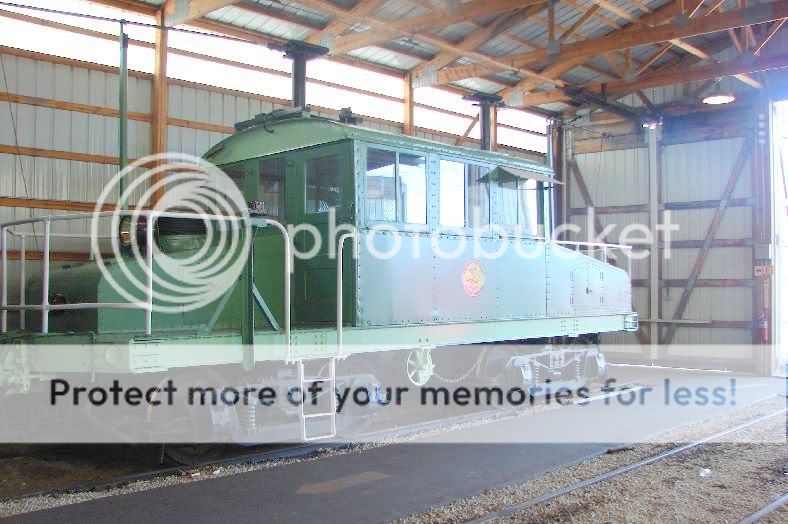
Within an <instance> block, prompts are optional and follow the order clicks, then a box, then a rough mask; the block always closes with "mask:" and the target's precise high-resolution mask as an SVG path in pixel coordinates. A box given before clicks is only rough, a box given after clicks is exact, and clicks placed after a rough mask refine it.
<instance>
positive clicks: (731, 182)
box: [662, 136, 752, 344]
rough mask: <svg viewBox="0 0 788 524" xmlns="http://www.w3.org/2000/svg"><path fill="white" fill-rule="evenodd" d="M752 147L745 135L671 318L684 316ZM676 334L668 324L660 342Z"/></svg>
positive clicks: (668, 342) (674, 328)
mask: <svg viewBox="0 0 788 524" xmlns="http://www.w3.org/2000/svg"><path fill="white" fill-rule="evenodd" d="M751 149H752V138H751V137H749V136H747V137H746V138H745V139H744V143H743V144H742V146H741V150H740V151H739V155H738V157H737V158H736V161H735V163H734V165H733V169H732V170H731V174H730V176H729V177H728V182H727V183H726V184H725V189H724V190H723V192H722V196H721V198H720V205H719V207H718V208H717V210H716V211H715V212H714V217H713V218H712V220H711V224H709V228H708V229H707V231H706V236H705V239H704V241H703V247H702V248H701V249H700V252H699V253H698V256H697V257H696V258H695V263H694V264H693V266H692V270H691V271H690V275H689V278H688V279H687V286H686V287H685V288H684V292H683V293H682V294H681V298H680V299H679V302H678V304H677V305H676V309H675V312H674V313H673V320H679V319H681V318H683V317H684V312H685V311H686V309H687V305H688V304H689V299H690V297H691V296H692V291H693V290H694V289H695V287H696V285H697V281H698V278H699V277H700V273H701V271H702V270H703V266H704V265H705V263H706V257H707V256H708V254H709V248H710V246H711V243H712V242H713V241H714V239H715V237H716V236H717V232H718V231H719V228H720V223H721V222H722V217H723V215H724V214H725V210H726V209H727V207H728V201H729V200H730V198H731V195H732V194H733V191H734V190H735V189H736V184H737V183H738V181H739V177H740V175H741V173H742V171H744V165H745V164H746V163H747V159H748V158H749V156H750V151H751ZM675 334H676V326H669V327H668V328H667V329H666V330H665V333H664V340H663V341H662V343H664V344H670V343H671V342H673V337H674V336H675Z"/></svg>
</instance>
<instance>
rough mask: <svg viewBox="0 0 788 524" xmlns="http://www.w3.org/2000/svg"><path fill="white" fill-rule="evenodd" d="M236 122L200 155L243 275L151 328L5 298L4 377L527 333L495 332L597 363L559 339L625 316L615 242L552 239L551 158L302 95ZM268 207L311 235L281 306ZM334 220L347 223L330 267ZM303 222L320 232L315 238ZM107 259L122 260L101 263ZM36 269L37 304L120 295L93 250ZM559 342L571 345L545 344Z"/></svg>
mask: <svg viewBox="0 0 788 524" xmlns="http://www.w3.org/2000/svg"><path fill="white" fill-rule="evenodd" d="M242 127H243V129H242V130H240V131H239V132H237V133H236V134H234V135H233V136H231V137H229V138H227V139H225V140H223V141H222V142H220V143H219V144H217V145H216V146H214V147H212V148H211V149H210V150H209V151H208V152H207V153H206V154H205V156H204V158H205V159H207V160H208V161H210V162H211V163H213V164H215V165H217V166H218V167H219V168H221V169H222V170H223V171H224V172H225V173H226V174H227V175H228V176H229V177H230V179H232V180H233V181H234V182H235V183H236V184H237V185H238V187H239V188H240V189H241V191H242V192H243V195H244V197H245V199H246V200H247V201H249V202H251V203H252V204H251V205H252V208H253V210H255V211H256V212H257V214H254V213H253V214H252V217H253V218H252V221H253V222H254V220H255V217H258V220H257V222H256V225H255V227H254V233H253V239H252V244H251V245H252V248H251V250H252V256H251V257H250V258H249V262H248V271H244V273H243V277H242V279H241V280H240V281H239V284H238V285H236V286H233V287H232V289H230V290H228V291H227V293H225V295H223V296H222V297H221V299H217V300H216V301H214V302H212V303H210V304H208V305H206V306H204V307H202V308H200V309H197V310H193V311H188V312H168V313H163V312H159V311H157V310H156V308H155V307H154V309H153V311H152V313H151V315H150V319H149V328H150V333H149V334H146V333H145V328H146V315H147V313H146V311H145V310H143V309H122V310H121V309H109V308H101V307H97V308H91V309H69V308H67V307H64V308H62V309H61V310H58V311H57V312H56V314H55V312H53V311H50V312H49V318H48V319H47V324H48V325H47V326H46V329H43V330H42V320H41V319H42V315H41V312H40V311H39V310H29V311H27V313H26V314H25V313H22V314H25V315H26V317H25V318H26V322H25V329H21V328H20V327H19V326H18V325H16V326H14V322H15V317H16V316H17V314H16V313H15V312H14V311H9V312H8V313H7V317H8V325H7V332H6V333H5V334H4V335H3V339H2V343H3V347H4V350H3V353H2V354H0V362H2V368H1V371H0V384H2V385H3V386H4V387H6V388H14V389H17V390H20V391H24V390H30V389H35V384H36V382H37V381H40V380H45V379H47V378H48V377H51V376H54V375H58V374H63V373H86V374H92V375H93V376H97V375H102V376H114V375H128V374H148V373H152V374H167V373H174V372H175V371H176V370H196V369H201V368H204V367H208V366H211V367H214V368H216V366H228V367H233V368H241V367H243V368H244V369H245V372H247V373H250V374H251V373H261V371H260V370H261V369H269V368H272V366H281V365H282V364H283V363H284V362H293V361H295V362H299V361H304V360H309V359H315V358H332V357H337V356H339V357H343V358H344V357H347V356H349V355H358V354H364V353H384V352H385V353H386V354H387V355H388V356H389V357H391V358H389V359H388V360H386V359H382V360H381V361H380V362H386V363H387V364H385V365H390V366H394V367H397V366H402V367H403V369H405V371H406V374H407V375H408V377H409V378H410V380H411V382H413V383H414V384H417V385H421V384H423V383H425V382H426V380H429V379H430V377H431V376H432V374H433V371H434V370H435V368H436V366H437V367H438V370H440V366H441V365H442V364H441V361H440V360H439V359H435V360H433V358H432V356H431V354H430V352H431V351H432V350H435V349H436V348H444V349H442V351H441V352H440V353H441V354H448V353H449V352H451V351H453V350H454V348H457V347H467V346H468V345H481V346H478V347H487V346H484V345H489V344H496V343H501V342H509V341H518V342H519V343H521V345H522V347H523V348H525V349H521V350H519V351H518V350H512V349H508V350H507V351H509V353H508V354H509V355H510V356H511V357H512V358H510V359H508V360H507V361H506V362H507V364H506V365H508V366H510V367H511V365H516V366H519V367H518V369H520V370H522V369H524V368H525V367H529V366H530V367H531V368H533V369H536V368H545V369H549V368H555V367H556V366H559V367H566V366H567V363H568V362H569V361H570V360H575V361H576V364H577V365H576V366H575V367H576V368H577V369H582V371H581V372H580V374H582V377H581V376H576V377H575V378H578V379H587V378H589V377H592V376H594V375H599V374H601V373H603V370H604V360H603V358H602V357H601V355H600V354H599V352H598V350H597V349H596V347H595V346H590V345H585V346H583V349H582V351H580V352H579V353H578V352H577V351H574V350H572V351H574V352H572V351H570V350H567V349H564V350H560V349H558V346H557V342H558V341H562V342H565V341H566V340H570V339H572V338H583V339H584V340H586V341H587V340H589V339H592V338H593V337H594V336H595V335H597V334H599V333H605V332H615V331H621V330H629V331H633V330H635V329H637V315H636V314H635V313H634V312H633V310H632V305H631V280H630V275H629V274H628V272H627V269H626V268H627V265H626V260H627V259H626V257H622V256H619V257H618V258H617V262H616V264H615V265H613V264H611V263H609V262H610V260H612V253H613V251H614V249H615V246H603V245H592V246H585V245H579V244H570V245H567V244H562V243H558V242H554V241H551V240H550V233H551V229H552V224H551V216H552V198H551V194H552V192H551V189H552V187H553V183H554V182H553V179H552V177H553V173H552V170H551V169H549V168H548V167H547V166H545V165H542V164H537V163H535V162H529V161H525V160H520V159H517V158H513V157H511V156H507V155H503V154H498V153H494V152H486V151H478V150H471V149H467V148H462V147H453V146H449V145H445V144H441V143H437V142H432V141H427V140H423V139H419V138H414V137H408V136H402V135H394V134H389V133H384V132H380V131H374V130H371V129H366V128H363V127H360V126H356V125H352V124H347V123H340V122H336V121H332V120H328V119H324V118H317V117H313V116H310V115H309V114H308V113H304V112H300V111H299V112H292V111H291V112H289V113H286V114H284V115H281V116H280V117H279V118H276V117H271V116H263V115H261V116H260V117H258V118H257V119H255V120H253V121H251V122H249V123H246V124H245V125H244V126H242ZM269 221H276V222H278V223H280V224H282V225H284V226H286V227H290V237H291V239H290V240H291V242H292V246H293V247H294V248H296V249H298V250H300V251H302V252H304V251H309V250H310V249H312V250H313V253H312V256H310V257H302V258H295V260H294V262H293V271H292V275H291V277H290V286H291V294H290V297H291V299H290V304H289V309H290V318H289V323H288V318H287V315H286V310H287V309H288V304H285V278H284V272H285V247H286V246H285V240H284V237H283V236H282V234H281V231H280V230H279V229H277V228H274V227H271V226H270V222H269ZM332 221H335V222H336V224H338V225H339V226H340V228H339V229H340V232H344V233H347V232H351V234H350V235H346V237H348V236H349V237H350V238H349V239H348V240H347V241H346V242H344V246H343V247H344V248H345V249H344V255H343V260H342V268H341V272H339V273H338V271H337V257H336V256H335V255H336V253H337V251H338V248H339V242H340V237H339V236H334V237H333V238H332V237H329V235H330V233H331V229H332V228H331V223H332ZM266 224H269V225H268V227H263V226H265V225H266ZM295 226H300V227H295ZM4 227H5V226H4ZM306 229H311V231H313V232H314V231H317V232H319V234H320V235H321V236H322V237H323V239H324V241H322V243H321V245H320V246H315V240H314V235H310V234H307V232H306ZM196 236H197V237H199V233H197V234H196ZM194 237H195V233H194V232H193V231H192V232H190V233H188V234H182V235H177V234H176V235H172V237H171V238H170V239H169V242H170V244H169V249H170V250H171V251H172V252H173V253H181V254H182V256H186V255H188V253H190V252H191V250H194V249H197V247H195V246H191V247H190V244H189V242H191V241H193V240H194ZM159 241H160V242H161V241H162V238H161V237H160V238H159ZM179 241H180V244H179V243H178V242H179ZM474 244H475V245H476V246H477V247H476V251H474ZM503 244H506V245H507V246H508V247H507V250H506V251H505V252H504V253H503V254H500V255H495V256H489V257H488V256H486V255H485V256H480V255H479V249H478V248H479V246H480V247H481V250H482V251H483V252H484V253H487V254H492V253H498V252H499V251H500V248H501V246H502V245H503ZM395 248H396V249H395ZM382 253H385V254H386V256H382V255H381V254H382ZM447 254H451V255H452V256H446V255H447ZM176 256H177V255H176ZM608 257H610V259H609V258H608ZM617 266H619V267H617ZM156 269H157V266H156V262H155V261H154V271H156ZM138 270H139V271H140V272H144V270H145V268H144V267H139V268H138ZM112 271H117V272H118V273H120V270H119V269H113V266H112V265H111V264H110V265H109V272H110V273H111V272H112ZM340 274H341V275H340ZM338 276H341V278H342V282H343V284H342V289H341V290H339V289H338V287H337V279H338ZM122 279H123V277H122V275H120V274H119V275H118V280H119V281H122ZM48 285H49V290H48V291H49V301H50V304H52V303H57V304H63V305H68V304H78V303H117V302H122V301H123V297H122V296H119V294H118V292H117V290H116V289H115V288H114V287H113V286H110V285H108V283H107V281H106V278H105V276H104V275H102V274H101V273H100V272H99V271H98V270H97V269H96V268H95V265H94V264H91V263H84V264H80V263H72V264H70V265H67V266H65V267H60V268H57V269H52V270H51V272H50V275H49V283H48ZM27 290H28V298H27V304H37V303H40V302H41V298H40V297H41V296H42V295H41V293H42V283H41V281H40V278H38V277H33V278H32V279H31V280H30V281H29V283H28V285H27ZM5 293H6V294H7V290H6V291H5ZM340 294H341V296H342V303H341V308H338V307H337V306H338V303H337V297H338V295H340ZM9 302H12V301H7V302H6V303H9ZM340 313H341V321H340V322H339V325H338V322H337V321H338V316H339V314H340ZM287 324H289V326H288V325H287ZM288 328H289V329H288ZM42 331H45V333H42ZM288 331H289V336H288ZM340 339H341V340H340ZM244 342H246V343H244ZM340 342H341V344H340ZM551 342H552V343H556V344H554V345H552V346H551V345H547V344H548V343H551ZM190 346H192V347H193V348H194V349H193V350H189V349H188V348H189V347H190ZM97 348H101V349H100V350H99V351H97ZM395 350H398V351H396V352H395ZM556 351H569V353H567V354H569V355H571V358H569V359H563V360H562V359H554V358H553V359H550V358H548V357H549V354H551V353H554V352H556ZM436 354H437V353H436ZM488 354H492V352H488ZM392 355H397V356H396V357H393V356H392ZM515 357H518V358H520V360H517V359H516V358H515ZM522 358H526V361H523V360H522ZM539 358H546V359H547V360H546V362H548V363H547V364H545V363H542V364H538V360H539ZM392 359H393V360H392ZM444 360H446V361H447V362H449V363H451V362H452V361H455V363H456V360H457V359H452V358H449V359H444ZM460 360H461V359H460ZM472 360H474V359H472ZM478 360H479V361H482V363H481V364H479V362H476V360H474V361H475V362H476V363H477V365H482V366H483V365H484V362H483V359H481V358H480V359H478ZM512 362H514V364H512ZM527 376H530V377H531V378H530V380H531V381H532V385H533V384H538V380H539V379H538V378H536V377H534V374H533V373H532V374H531V375H528V374H527V373H523V377H527Z"/></svg>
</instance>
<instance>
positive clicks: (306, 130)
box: [205, 116, 552, 176]
mask: <svg viewBox="0 0 788 524" xmlns="http://www.w3.org/2000/svg"><path fill="white" fill-rule="evenodd" d="M347 139H351V140H361V141H363V142H373V143H379V144H385V145H391V146H397V147H405V148H409V147H410V148H413V149H418V150H422V151H423V150H429V151H435V152H443V153H447V154H451V155H455V156H460V157H464V158H467V159H476V160H481V161H483V162H489V163H494V164H498V165H509V166H515V167H519V168H521V169H527V170H529V171H535V172H539V173H543V174H547V175H550V176H551V175H552V170H551V169H550V168H548V167H547V166H545V165H543V164H539V163H536V162H531V161H528V160H524V159H520V158H515V157H511V156H508V155H504V154H501V153H494V152H490V151H479V150H478V149H469V148H465V147H458V146H451V145H447V144H443V143H440V142H435V141H432V140H425V139H423V138H416V137H412V136H407V135H397V134H394V133H387V132H384V131H377V130H374V129H369V128H365V127H361V126H357V125H351V124H344V123H340V122H337V121H335V120H329V119H327V118H321V117H314V116H308V117H303V118H291V119H284V120H279V121H273V122H269V123H267V124H266V125H265V126H263V125H257V126H254V127H250V128H247V129H244V130H243V131H239V132H237V133H235V134H234V135H232V136H229V137H227V138H225V139H224V140H222V141H221V142H219V143H218V144H216V145H215V146H213V147H212V148H211V149H209V150H208V152H206V154H205V158H206V159H208V160H210V161H211V162H212V163H214V164H217V165H224V164H231V163H234V162H241V161H244V160H249V159H251V158H259V157H264V156H269V155H274V154H277V153H285V152H287V151H295V150H298V149H304V148H307V147H313V146H318V145H321V144H330V143H334V142H339V141H342V140H347Z"/></svg>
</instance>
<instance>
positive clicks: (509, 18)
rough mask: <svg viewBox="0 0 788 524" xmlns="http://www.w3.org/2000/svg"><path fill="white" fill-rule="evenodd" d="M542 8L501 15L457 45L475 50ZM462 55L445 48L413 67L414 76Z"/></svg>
mask: <svg viewBox="0 0 788 524" xmlns="http://www.w3.org/2000/svg"><path fill="white" fill-rule="evenodd" d="M542 9H543V7H542V6H531V7H527V8H525V9H521V10H519V11H517V12H515V13H507V14H503V15H499V16H498V17H497V18H496V19H495V20H493V22H492V23H490V24H489V25H487V26H486V27H480V28H479V29H477V30H476V31H473V32H472V33H470V34H469V35H468V36H467V37H465V38H464V39H463V40H462V41H461V42H459V43H457V44H456V46H457V47H458V48H460V49H463V50H465V51H466V52H470V51H473V50H475V49H476V48H478V47H480V46H482V45H483V44H484V43H486V42H488V41H489V40H491V39H493V38H495V37H496V36H499V35H501V34H503V33H504V32H506V31H508V30H509V29H511V28H512V27H514V26H516V25H518V24H520V23H522V22H523V21H525V20H527V19H528V18H530V17H532V16H533V15H534V14H536V13H538V12H539V11H541V10H542ZM460 56H462V55H461V54H460V53H456V52H454V51H451V50H443V51H441V52H440V53H438V54H437V55H435V56H434V57H433V58H432V59H431V60H429V61H425V62H422V63H421V64H419V65H418V66H416V67H415V68H413V69H412V70H411V74H412V75H413V76H414V78H418V77H420V76H421V75H423V74H424V73H425V72H427V71H429V70H437V69H440V68H441V67H444V66H446V65H448V64H450V63H451V62H453V61H455V60H456V59H457V58H459V57H460Z"/></svg>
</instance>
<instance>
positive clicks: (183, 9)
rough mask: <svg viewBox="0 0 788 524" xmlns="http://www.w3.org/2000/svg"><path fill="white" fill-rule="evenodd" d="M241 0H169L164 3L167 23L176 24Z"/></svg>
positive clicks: (163, 7) (163, 8)
mask: <svg viewBox="0 0 788 524" xmlns="http://www.w3.org/2000/svg"><path fill="white" fill-rule="evenodd" d="M238 1H239V0H167V1H166V2H165V3H164V5H162V7H161V8H162V10H163V11H164V20H165V24H167V25H168V26H174V25H178V24H183V23H186V22H188V21H190V20H194V19H195V18H200V17H202V16H205V15H207V14H208V13H210V12H211V11H216V10H217V9H221V8H222V7H227V6H228V5H232V4H235V3H237V2H238Z"/></svg>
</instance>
